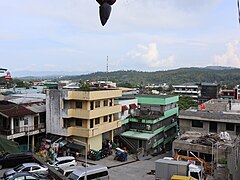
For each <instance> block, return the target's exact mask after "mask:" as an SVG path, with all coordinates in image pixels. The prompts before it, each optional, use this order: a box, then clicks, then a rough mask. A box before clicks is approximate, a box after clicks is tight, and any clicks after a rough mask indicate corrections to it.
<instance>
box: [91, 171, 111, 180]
mask: <svg viewBox="0 0 240 180" xmlns="http://www.w3.org/2000/svg"><path fill="white" fill-rule="evenodd" d="M102 177H108V172H107V171H103V172H99V173H95V174H90V175H88V176H87V179H100V178H102ZM104 179H105V178H104Z"/></svg>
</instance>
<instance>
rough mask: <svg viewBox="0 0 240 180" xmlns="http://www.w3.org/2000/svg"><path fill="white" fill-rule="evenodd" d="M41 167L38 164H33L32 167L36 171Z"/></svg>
mask: <svg viewBox="0 0 240 180" xmlns="http://www.w3.org/2000/svg"><path fill="white" fill-rule="evenodd" d="M39 169H40V167H38V166H33V167H32V171H36V170H39Z"/></svg>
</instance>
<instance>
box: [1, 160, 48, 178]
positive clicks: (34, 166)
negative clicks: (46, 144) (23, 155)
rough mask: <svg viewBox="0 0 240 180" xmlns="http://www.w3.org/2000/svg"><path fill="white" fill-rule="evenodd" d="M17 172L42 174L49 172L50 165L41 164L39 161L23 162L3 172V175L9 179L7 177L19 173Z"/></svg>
mask: <svg viewBox="0 0 240 180" xmlns="http://www.w3.org/2000/svg"><path fill="white" fill-rule="evenodd" d="M17 172H38V173H41V174H46V175H47V174H48V167H47V166H44V165H40V164H38V163H23V164H20V165H18V166H16V167H15V168H12V169H9V170H6V171H5V172H4V174H3V177H4V178H5V179H7V177H9V176H11V175H13V174H15V173H17Z"/></svg>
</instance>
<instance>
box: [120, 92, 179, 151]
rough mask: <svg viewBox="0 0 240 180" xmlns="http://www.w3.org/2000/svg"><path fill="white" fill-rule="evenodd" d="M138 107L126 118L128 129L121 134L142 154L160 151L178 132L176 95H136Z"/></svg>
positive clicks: (169, 145) (169, 144) (168, 145)
mask: <svg viewBox="0 0 240 180" xmlns="http://www.w3.org/2000/svg"><path fill="white" fill-rule="evenodd" d="M136 98H137V100H138V109H137V110H136V112H135V113H132V114H131V116H130V117H129V118H128V125H129V130H127V131H125V132H123V133H122V134H121V136H123V137H124V138H126V139H127V142H130V143H131V144H132V146H133V147H135V149H139V148H142V149H143V150H144V154H145V155H147V154H151V153H156V152H160V151H161V150H163V149H164V148H166V147H170V148H171V142H172V141H173V139H174V138H175V136H176V135H177V132H178V125H177V115H178V107H177V104H176V103H177V101H178V96H157V95H155V96H154V95H137V96H136Z"/></svg>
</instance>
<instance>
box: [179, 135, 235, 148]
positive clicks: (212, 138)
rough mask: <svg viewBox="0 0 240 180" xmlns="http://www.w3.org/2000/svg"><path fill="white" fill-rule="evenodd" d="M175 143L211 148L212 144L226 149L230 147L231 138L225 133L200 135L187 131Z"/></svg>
mask: <svg viewBox="0 0 240 180" xmlns="http://www.w3.org/2000/svg"><path fill="white" fill-rule="evenodd" d="M175 141H176V142H178V143H180V142H182V143H187V144H198V145H203V146H212V145H213V144H218V145H219V147H221V148H226V147H227V146H232V142H233V140H232V137H231V136H230V135H229V134H228V133H226V132H221V133H220V134H217V133H209V134H202V133H200V132H196V131H187V132H185V133H184V134H182V135H181V136H179V137H178V138H177V139H176V140H175Z"/></svg>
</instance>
